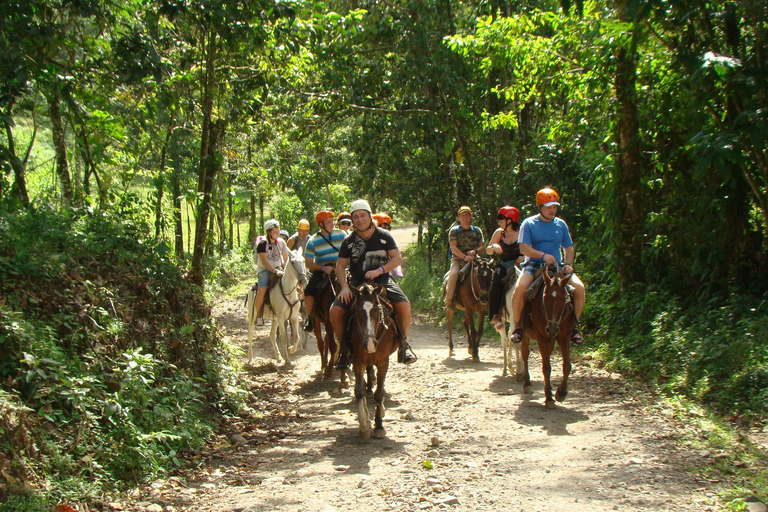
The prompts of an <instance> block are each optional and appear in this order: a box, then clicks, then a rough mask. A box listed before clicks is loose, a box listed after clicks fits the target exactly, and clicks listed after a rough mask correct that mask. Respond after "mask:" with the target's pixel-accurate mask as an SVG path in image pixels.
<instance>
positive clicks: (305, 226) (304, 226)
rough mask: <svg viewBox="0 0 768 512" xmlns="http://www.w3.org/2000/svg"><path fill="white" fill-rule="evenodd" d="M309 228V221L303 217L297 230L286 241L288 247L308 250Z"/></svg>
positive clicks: (296, 249) (293, 249)
mask: <svg viewBox="0 0 768 512" xmlns="http://www.w3.org/2000/svg"><path fill="white" fill-rule="evenodd" d="M309 228H310V226H309V221H308V220H307V219H301V220H300V221H299V224H298V226H296V232H295V233H294V234H292V235H291V237H290V238H289V239H288V240H287V241H286V242H285V245H287V246H288V249H290V250H292V251H298V250H299V249H302V250H306V248H307V242H308V241H309Z"/></svg>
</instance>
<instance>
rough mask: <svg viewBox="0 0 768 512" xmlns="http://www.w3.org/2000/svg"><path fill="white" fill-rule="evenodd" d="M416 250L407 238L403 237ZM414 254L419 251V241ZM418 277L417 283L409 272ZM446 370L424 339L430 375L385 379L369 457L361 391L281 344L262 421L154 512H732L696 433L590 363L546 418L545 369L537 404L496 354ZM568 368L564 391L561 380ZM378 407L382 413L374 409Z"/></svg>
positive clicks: (159, 492) (231, 313)
mask: <svg viewBox="0 0 768 512" xmlns="http://www.w3.org/2000/svg"><path fill="white" fill-rule="evenodd" d="M401 234H402V233H401ZM406 240H407V238H406ZM406 271H407V269H406ZM214 311H215V315H216V316H217V317H218V320H219V322H220V324H221V325H222V326H223V328H224V329H225V333H226V335H227V337H228V338H229V340H230V341H231V342H232V343H234V344H237V345H240V346H244V344H245V339H246V338H245V337H246V325H245V320H244V317H245V312H244V310H243V308H242V302H241V301H240V300H239V299H238V300H224V301H222V302H220V303H218V304H217V305H216V307H215V309H214ZM458 339H459V342H458V346H457V350H456V356H455V357H453V358H449V357H448V348H447V341H446V337H445V330H444V329H442V328H438V327H437V326H434V325H424V324H419V323H416V325H414V326H413V329H412V331H411V338H410V340H411V344H412V345H413V346H414V349H415V351H416V353H417V354H418V356H419V361H418V362H417V363H416V364H414V365H412V366H410V367H404V366H403V365H399V364H397V363H396V362H395V361H394V357H393V363H392V366H391V368H390V373H389V375H388V378H387V391H388V394H389V396H388V399H387V400H386V402H385V404H386V406H387V409H388V410H387V414H386V417H385V420H384V421H385V427H386V429H387V436H386V438H385V439H383V440H371V441H369V442H367V443H363V442H361V441H360V440H359V437H358V433H357V419H356V404H355V400H354V396H353V393H352V390H351V389H339V384H338V375H336V376H334V378H332V379H330V380H322V379H321V375H320V372H319V370H320V359H319V355H318V352H317V347H316V345H315V339H314V337H313V336H310V337H309V342H308V345H307V347H306V348H305V349H301V350H299V351H298V352H297V353H296V354H294V356H293V357H292V359H291V363H290V365H288V366H287V367H280V368H278V367H276V366H275V365H274V364H273V362H272V361H273V360H272V359H271V358H272V348H271V346H270V345H269V340H268V337H267V330H266V329H265V328H262V330H260V331H259V336H258V338H257V340H256V342H255V345H254V349H255V351H256V354H257V355H258V356H259V358H258V359H257V360H256V362H255V364H254V365H252V366H251V367H249V373H248V375H247V378H248V379H250V381H251V388H252V396H251V398H250V403H251V406H252V408H253V409H254V410H255V411H257V412H258V413H260V414H261V415H263V416H262V417H261V418H260V419H258V420H255V421H254V420H253V419H234V420H233V421H232V429H233V430H232V432H231V434H235V435H234V436H231V437H230V438H229V439H226V438H222V442H221V444H220V445H218V446H215V447H212V448H211V449H209V450H206V451H205V452H204V453H202V454H201V464H200V466H199V468H197V469H195V470H189V471H187V472H184V473H182V474H181V475H179V476H176V477H173V478H170V479H168V480H164V481H158V482H157V483H156V484H155V485H154V486H153V488H152V489H150V490H149V491H148V492H147V493H146V495H145V496H144V497H142V498H140V499H142V500H144V503H143V506H144V507H145V508H146V507H147V506H150V505H151V506H150V507H149V508H148V510H152V509H153V508H154V510H162V508H165V509H166V510H179V511H180V510H190V511H191V510H195V511H197V510H200V511H211V512H214V511H236V512H241V511H247V510H252V511H267V510H285V511H324V512H331V511H341V510H354V511H380V510H396V511H411V510H452V511H477V510H504V511H514V512H517V511H525V512H534V511H542V512H544V511H547V512H550V511H553V510H575V511H609V510H619V511H639V510H648V511H697V512H700V511H706V510H719V506H718V503H717V499H716V494H715V493H716V491H717V488H716V487H715V486H716V485H717V484H716V483H710V482H707V481H705V480H703V479H702V478H700V477H697V476H695V473H694V471H695V470H696V469H698V468H700V467H701V466H703V465H704V464H706V463H707V462H708V460H709V459H710V458H711V457H712V455H711V454H709V453H699V452H697V451H693V450H689V449H685V448H684V447H683V445H682V444H681V443H679V442H677V440H678V439H679V438H680V437H681V433H682V430H681V429H683V428H685V427H683V426H681V425H680V424H678V423H676V422H675V421H674V420H673V419H672V418H671V414H670V413H669V412H665V411H664V409H663V408H660V407H658V406H656V407H653V408H651V407H649V406H648V405H647V403H648V402H647V396H646V395H645V394H644V393H642V392H640V391H638V390H636V389H635V388H633V387H632V386H631V385H630V384H628V383H627V382H625V381H624V380H622V378H621V377H620V376H619V375H616V374H611V373H608V372H606V371H604V370H602V369H600V368H597V367H596V365H594V364H593V362H592V361H591V360H589V359H587V358H580V359H579V360H578V361H577V362H576V364H575V367H574V371H573V373H572V380H571V393H570V394H569V396H568V400H567V401H566V402H564V403H562V404H560V405H558V407H557V409H556V410H547V409H545V408H544V406H543V389H542V379H541V372H540V369H541V361H540V359H539V358H538V354H536V353H534V354H533V355H532V359H531V367H532V369H533V374H532V378H533V381H534V392H533V394H532V395H524V394H523V393H522V385H521V383H518V382H517V381H516V380H515V379H514V377H501V361H502V355H501V349H500V344H499V342H498V340H497V339H494V340H489V339H486V340H484V342H483V344H482V346H481V348H480V357H481V360H482V362H481V363H473V362H472V361H471V358H470V356H469V355H468V354H467V352H466V340H465V339H464V337H463V336H459V337H458ZM560 374H561V373H560V368H559V365H558V364H556V365H555V371H554V378H555V382H559V379H560ZM371 402H372V400H371Z"/></svg>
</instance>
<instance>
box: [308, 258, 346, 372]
mask: <svg viewBox="0 0 768 512" xmlns="http://www.w3.org/2000/svg"><path fill="white" fill-rule="evenodd" d="M318 272H322V271H321V270H320V271H318ZM325 279H328V280H330V282H328V281H325ZM322 286H323V288H322V290H320V292H319V293H318V294H317V296H316V297H315V305H314V307H313V308H312V318H313V319H314V324H315V339H317V350H318V352H320V370H321V371H322V372H323V377H324V378H326V379H327V378H329V377H330V376H331V374H332V373H333V369H334V364H335V362H336V360H337V359H338V357H339V354H338V352H339V349H338V347H337V346H336V338H335V337H334V336H333V324H331V313H330V309H331V305H332V304H333V301H334V299H335V298H336V292H337V291H338V290H339V281H338V280H337V279H336V272H331V274H330V275H328V276H327V277H326V278H324V282H323V285H322ZM323 327H325V335H323ZM341 379H342V382H345V381H346V372H342V374H341Z"/></svg>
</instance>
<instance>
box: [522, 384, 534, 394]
mask: <svg viewBox="0 0 768 512" xmlns="http://www.w3.org/2000/svg"><path fill="white" fill-rule="evenodd" d="M523 393H527V394H529V395H530V394H532V393H533V386H523Z"/></svg>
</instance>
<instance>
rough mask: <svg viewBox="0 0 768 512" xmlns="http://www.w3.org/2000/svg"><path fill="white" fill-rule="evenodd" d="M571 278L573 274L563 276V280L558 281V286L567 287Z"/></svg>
mask: <svg viewBox="0 0 768 512" xmlns="http://www.w3.org/2000/svg"><path fill="white" fill-rule="evenodd" d="M571 277H573V274H568V275H567V276H565V277H564V278H562V279H560V285H561V286H567V285H568V283H569V282H570V280H571Z"/></svg>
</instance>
